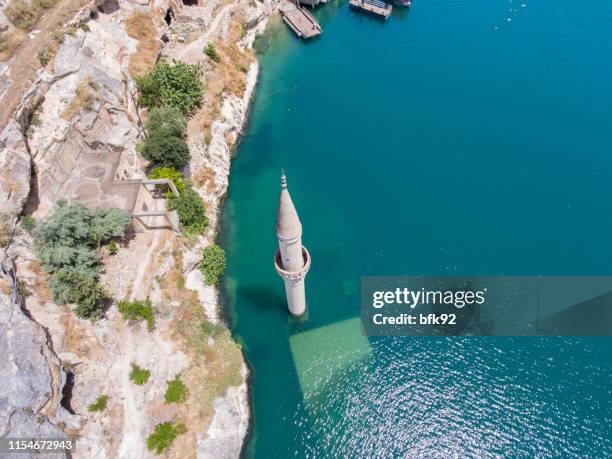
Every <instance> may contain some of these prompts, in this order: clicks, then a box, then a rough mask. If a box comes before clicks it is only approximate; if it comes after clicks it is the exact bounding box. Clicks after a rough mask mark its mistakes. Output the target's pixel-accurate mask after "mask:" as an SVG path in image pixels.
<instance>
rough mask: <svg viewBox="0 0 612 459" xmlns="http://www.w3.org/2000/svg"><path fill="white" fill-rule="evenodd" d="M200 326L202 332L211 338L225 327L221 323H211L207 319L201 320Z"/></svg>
mask: <svg viewBox="0 0 612 459" xmlns="http://www.w3.org/2000/svg"><path fill="white" fill-rule="evenodd" d="M200 327H201V328H202V333H204V335H206V336H210V337H211V338H214V337H215V336H217V335H219V334H220V333H221V332H223V330H225V329H226V328H225V327H224V326H223V325H220V324H213V323H212V322H209V321H208V320H203V321H202V324H201V325H200Z"/></svg>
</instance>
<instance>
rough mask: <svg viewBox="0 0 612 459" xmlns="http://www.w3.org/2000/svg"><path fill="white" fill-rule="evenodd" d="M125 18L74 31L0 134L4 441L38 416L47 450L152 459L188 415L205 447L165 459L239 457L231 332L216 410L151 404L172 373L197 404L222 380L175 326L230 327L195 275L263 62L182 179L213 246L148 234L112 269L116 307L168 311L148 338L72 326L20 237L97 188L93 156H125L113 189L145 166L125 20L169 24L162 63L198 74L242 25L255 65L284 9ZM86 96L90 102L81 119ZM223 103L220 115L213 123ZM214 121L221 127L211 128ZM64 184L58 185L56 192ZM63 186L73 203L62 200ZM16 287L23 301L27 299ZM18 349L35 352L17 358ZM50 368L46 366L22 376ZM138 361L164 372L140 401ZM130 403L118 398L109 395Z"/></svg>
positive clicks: (149, 10) (241, 413)
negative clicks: (90, 185) (101, 408)
mask: <svg viewBox="0 0 612 459" xmlns="http://www.w3.org/2000/svg"><path fill="white" fill-rule="evenodd" d="M105 5H106V4H105ZM117 6H118V8H117V9H115V10H113V11H112V12H106V13H105V12H104V8H105V6H104V5H103V6H102V7H101V8H100V11H101V12H100V14H99V16H95V18H96V19H95V20H92V18H93V17H94V15H93V14H92V11H94V10H95V8H94V9H92V8H91V7H85V8H83V9H82V10H80V11H79V13H78V14H77V15H76V16H75V17H74V18H73V19H72V20H71V21H69V23H67V24H66V28H70V29H69V30H70V32H69V33H66V34H65V35H64V37H63V39H62V41H61V43H59V44H58V49H57V50H56V54H55V55H54V56H53V59H52V60H51V61H50V63H49V64H47V65H44V66H43V67H42V68H41V69H40V71H39V72H38V76H37V78H36V80H35V81H34V82H33V83H32V84H31V86H30V87H29V89H28V90H27V92H26V93H25V94H24V95H23V97H22V99H21V103H20V104H19V107H18V109H17V110H16V112H15V114H14V116H13V117H11V119H10V120H9V121H8V123H7V125H6V126H4V129H3V130H2V131H1V134H0V146H1V147H2V148H1V149H2V154H1V155H0V163H1V165H2V166H3V168H4V171H5V175H4V176H3V177H2V180H1V182H0V194H1V195H2V196H1V197H2V198H3V204H2V209H0V210H1V211H2V214H3V215H4V220H5V221H4V224H5V226H6V228H7V229H8V233H10V238H9V239H8V240H7V241H6V243H5V244H4V247H3V254H2V255H3V259H2V267H3V270H2V273H1V276H0V277H1V279H0V281H1V282H0V284H1V285H0V287H2V289H1V291H0V300H1V301H0V305H1V307H0V332H2V326H4V325H5V324H6V327H5V330H4V332H5V336H6V337H7V338H8V339H3V340H2V341H0V351H1V352H3V353H4V354H5V355H9V356H10V357H11V358H10V359H8V360H7V361H6V362H4V365H3V366H2V368H1V369H2V374H6V375H8V377H7V381H6V384H4V385H2V388H0V434H1V435H2V436H7V435H8V436H15V435H19V434H26V433H28V429H29V428H30V427H31V425H32V418H31V416H37V417H41V416H42V417H43V418H44V422H41V423H38V424H37V425H38V430H37V432H39V433H40V434H41V435H42V434H45V435H48V436H49V435H51V434H53V436H73V435H78V436H79V437H80V440H79V442H78V443H77V454H76V457H88V456H92V455H96V454H99V455H100V456H99V457H149V456H151V454H150V453H149V452H148V451H147V450H146V444H145V443H146V442H145V440H146V435H147V432H150V430H151V427H152V425H153V423H155V422H159V421H163V420H167V419H171V418H172V417H174V416H177V415H180V416H183V417H184V418H185V419H187V420H190V421H189V422H191V424H189V425H191V426H192V427H193V429H195V439H190V438H187V437H185V438H182V437H179V440H178V441H177V442H176V445H175V446H173V447H172V449H171V450H170V452H169V454H168V457H185V451H192V452H193V457H214V458H216V457H238V456H239V455H240V452H241V450H242V448H243V443H244V442H245V439H246V436H247V432H248V429H249V422H250V416H251V414H250V406H249V397H248V378H249V376H248V369H247V366H246V364H245V362H244V360H243V359H244V358H243V357H242V356H241V363H240V362H238V361H237V360H236V352H238V353H239V354H240V351H239V349H238V348H237V346H236V345H235V343H233V341H232V339H231V338H230V337H229V332H224V333H223V334H222V336H220V337H216V338H214V339H213V338H208V340H209V342H208V346H209V349H208V351H206V350H205V351H206V352H214V353H216V354H215V355H216V357H215V358H216V359H217V360H216V361H219V362H223V361H224V360H223V359H224V357H223V356H224V355H227V356H228V357H227V359H229V360H227V362H229V363H227V362H226V363H227V365H230V366H232V368H235V369H236V370H237V371H238V372H239V376H237V375H235V374H234V373H228V374H227V375H226V376H225V377H224V378H225V379H226V380H227V381H228V382H226V383H224V384H228V389H227V391H226V392H225V393H224V394H223V395H222V396H219V397H215V398H214V399H210V397H211V394H209V393H208V392H206V391H205V392H203V394H204V395H203V397H204V398H203V399H202V400H204V401H202V402H201V403H204V405H201V407H200V408H199V409H200V411H199V414H198V411H197V410H196V411H194V410H192V409H190V408H180V409H176V408H168V407H166V406H163V405H162V404H160V403H159V402H158V401H157V399H158V397H159V396H160V394H163V392H164V390H165V382H166V381H167V380H169V379H171V378H172V377H173V375H174V374H177V373H182V374H183V375H184V377H185V378H186V380H187V381H193V383H194V387H195V389H194V390H197V391H200V390H201V387H200V385H201V384H202V383H200V382H199V381H198V376H197V375H198V374H201V372H202V371H204V373H205V374H206V376H202V377H201V378H200V379H202V380H205V381H206V384H210V383H211V381H214V380H211V379H210V378H214V377H215V376H214V375H210V374H208V373H210V371H212V370H210V368H208V367H207V365H208V364H206V363H205V361H202V360H201V359H202V357H201V355H199V354H198V352H195V351H194V349H193V345H192V343H191V344H190V341H189V340H190V339H191V338H193V336H192V331H193V330H183V329H182V327H181V323H182V322H181V320H185V319H184V317H185V314H192V315H193V314H196V316H198V317H199V316H200V315H202V314H204V315H203V316H202V317H205V319H206V320H208V321H210V322H212V323H214V324H218V323H220V322H221V319H220V308H221V305H220V304H219V301H220V294H219V291H217V290H216V289H215V288H214V287H211V286H208V285H205V283H204V281H203V279H202V275H201V273H200V272H199V270H197V269H195V267H196V265H197V263H198V262H199V259H200V257H201V255H200V254H201V252H202V249H203V248H204V247H205V246H207V245H208V244H210V243H212V242H214V240H215V238H216V236H217V232H218V231H219V224H218V222H219V215H220V211H221V207H222V205H223V201H224V198H225V195H226V193H227V186H228V177H229V173H230V163H231V158H232V154H233V151H234V148H235V146H236V145H237V143H238V140H239V138H240V136H241V134H242V130H243V127H244V125H245V123H246V122H247V118H248V112H249V107H250V102H251V98H252V95H253V92H254V90H255V86H256V83H257V77H258V72H259V65H258V62H257V60H256V59H255V58H254V57H252V58H251V59H250V63H249V65H248V67H247V66H246V65H244V62H243V61H241V62H240V68H241V71H243V73H244V86H243V87H240V88H238V89H239V90H236V89H234V90H233V91H230V90H226V88H225V87H223V88H221V92H220V93H219V94H216V93H215V92H214V87H212V85H211V86H210V88H211V89H210V90H209V93H210V94H211V96H210V97H211V98H210V99H209V100H205V101H204V105H203V107H202V110H201V111H200V112H199V113H198V115H196V116H195V117H194V118H193V119H192V120H191V121H190V123H189V128H188V143H189V147H190V150H191V153H192V161H191V163H190V164H189V172H188V176H189V177H191V178H192V181H193V183H194V188H195V189H196V190H197V191H198V193H199V194H200V195H201V196H202V198H203V199H204V201H205V203H206V205H207V213H208V216H209V219H210V225H209V229H208V231H207V234H206V235H205V237H201V238H199V240H197V241H195V243H193V242H191V243H190V242H187V243H185V242H180V241H178V242H177V239H176V237H174V236H173V235H171V234H167V233H165V232H158V233H156V234H145V235H140V234H139V235H136V236H135V238H134V240H133V241H132V242H130V245H129V246H127V247H126V248H125V249H122V250H121V251H120V253H119V254H118V255H117V256H115V257H109V256H108V255H104V254H103V257H104V264H105V272H104V273H103V275H102V280H103V282H104V283H105V284H106V285H107V286H108V287H109V288H110V290H111V291H112V292H113V293H114V295H115V297H116V298H122V297H125V298H144V297H145V296H147V297H149V296H150V297H151V299H152V300H153V301H154V302H155V303H156V304H158V305H159V306H158V307H159V308H160V309H159V312H160V317H159V324H158V326H157V329H156V330H155V332H154V333H148V332H147V331H146V328H143V326H142V324H131V323H127V324H126V323H124V322H123V321H122V320H121V318H120V316H119V315H118V313H117V311H114V310H111V311H109V313H108V314H107V318H106V319H104V320H103V321H101V322H100V323H97V324H91V323H89V322H88V321H85V320H82V319H78V318H76V317H74V314H73V313H71V311H70V309H69V308H68V307H66V306H58V305H55V304H54V303H53V302H52V301H51V297H50V296H49V290H48V287H47V286H46V283H45V282H44V276H45V274H44V272H42V271H41V270H40V265H39V264H38V263H37V262H36V260H35V257H34V255H33V253H32V248H31V238H30V236H29V235H28V234H27V233H26V232H24V231H22V230H21V229H20V228H19V226H18V220H19V216H20V214H22V211H24V212H27V213H28V214H33V215H34V216H35V217H36V218H40V217H43V216H44V215H46V213H47V212H48V211H49V209H50V208H51V207H52V206H53V204H54V202H55V201H56V200H57V199H59V198H60V197H62V195H61V193H62V192H64V193H66V192H67V191H66V190H73V191H71V193H77V192H78V191H79V190H80V188H78V186H76V185H79V186H80V185H82V183H84V182H83V180H84V179H87V180H91V179H92V178H91V177H90V176H89V175H87V174H89V172H88V171H92V172H93V171H94V169H92V166H90V167H89V169H88V168H87V167H83V168H81V169H78V167H77V166H75V165H78V164H79V161H80V159H79V157H80V156H79V155H80V154H81V151H82V150H83V149H85V150H87V149H90V150H92V151H94V150H96V151H100V149H103V150H104V151H108V152H109V153H108V154H110V152H112V151H121V152H122V154H121V156H120V159H119V163H118V165H117V166H116V167H117V174H119V173H120V172H119V170H120V171H121V174H123V176H124V177H127V178H132V177H140V176H142V172H141V171H142V170H143V169H142V165H141V164H140V163H141V159H140V158H139V157H138V156H137V155H136V153H135V145H136V143H137V142H138V141H139V136H140V129H141V128H140V127H139V123H140V121H139V117H140V115H139V112H138V108H137V107H136V106H135V104H134V91H135V89H134V85H133V80H132V79H131V78H130V77H129V76H128V68H131V66H132V65H133V63H134V62H133V60H132V56H134V55H137V54H139V53H141V47H143V43H144V39H143V38H137V39H136V40H134V38H133V37H132V35H130V31H129V21H130V20H131V19H132V18H133V17H134V16H135V15H137V14H141V15H142V14H146V15H149V16H150V17H151V21H152V24H159V25H160V26H157V28H156V29H155V30H156V31H155V36H156V37H159V36H161V40H162V41H163V42H165V43H166V45H164V46H160V47H159V48H158V49H160V50H161V54H162V55H163V56H165V57H167V58H170V59H173V58H178V59H182V60H185V61H186V62H194V60H193V59H195V61H196V62H200V61H202V56H201V49H202V46H203V45H205V44H206V43H209V42H212V40H213V39H214V40H217V41H216V43H221V46H224V45H223V43H224V42H225V43H227V53H228V54H227V55H228V56H230V57H231V58H233V56H234V54H230V53H234V49H233V48H232V46H233V43H231V40H232V39H233V38H235V36H234V35H232V33H233V32H232V31H233V30H235V29H236V24H233V23H232V19H231V18H234V17H236V16H237V14H240V15H241V16H240V17H241V20H242V21H243V23H244V27H243V28H244V32H243V33H240V38H239V42H238V43H237V47H238V49H240V50H243V52H241V53H240V59H243V57H242V56H243V55H247V54H248V55H251V56H252V53H250V52H249V53H247V52H246V51H248V50H250V49H251V48H252V45H253V41H254V39H255V37H256V36H257V35H258V34H260V33H262V32H263V31H264V29H265V27H266V24H267V21H268V19H269V17H270V16H271V14H272V13H273V12H274V11H275V9H276V4H275V3H273V2H241V1H240V0H237V1H235V2H233V3H223V2H216V3H215V4H214V5H213V6H209V7H206V8H194V9H190V8H192V7H187V6H183V5H180V4H175V3H174V2H173V1H170V2H168V1H166V0H159V1H156V2H154V3H153V4H151V5H149V4H135V3H131V2H127V1H125V2H124V1H119V2H118V3H117ZM170 11H172V12H173V17H174V22H175V23H178V24H179V28H178V29H177V30H178V32H177V30H174V31H173V30H172V28H170V27H161V24H163V22H162V20H163V16H164V13H165V14H166V23H167V22H168V21H167V17H168V14H169V13H168V12H170ZM190 14H191V16H190ZM192 23H195V24H196V25H197V27H200V28H204V29H205V32H204V33H202V34H201V35H200V36H199V37H197V36H196V37H195V38H193V39H192V40H193V41H191V42H190V43H191V44H194V43H195V45H197V51H199V53H200V54H198V53H196V52H195V51H194V52H192V50H191V49H190V43H186V44H185V37H184V33H185V32H184V31H185V30H187V29H185V27H184V25H185V24H192ZM83 24H85V25H83ZM126 24H128V26H126ZM239 25H240V24H239ZM197 27H196V29H197ZM241 27H242V26H241ZM181 34H183V35H181ZM156 40H157V39H156ZM195 45H194V46H192V47H193V48H194V49H196V46H195ZM244 50H246V51H244ZM235 55H236V56H238V54H235ZM228 60H230V58H229V57H228ZM11 62H14V61H8V63H6V62H5V63H2V65H0V78H3V79H4V81H0V83H3V84H2V85H0V86H2V87H6V86H7V81H8V84H10V83H11V80H13V79H15V78H17V77H18V75H13V76H12V75H11V67H10V65H11ZM233 64H235V66H237V65H238V63H233ZM204 65H206V64H204ZM231 70H232V69H231V68H230V69H229V70H227V69H224V71H228V72H230V71H231ZM211 71H214V69H213V70H211ZM205 74H206V73H205ZM230 75H231V73H230ZM84 84H87V85H89V89H88V91H90V92H91V93H93V94H94V96H92V97H90V99H89V100H87V101H86V102H83V101H80V103H82V105H81V106H78V107H76V108H75V107H74V105H75V100H77V99H78V97H79V95H80V94H81V92H82V88H83V85H84ZM207 84H208V83H207ZM80 91H81V92H80ZM236 92H237V94H236ZM75 94H76V95H77V99H74V97H75ZM4 95H5V94H4V93H3V94H2V96H4ZM214 97H217V99H216V100H215V99H214ZM215 104H216V105H218V107H217V108H216V109H211V107H215ZM207 111H208V112H209V113H206V112H207ZM200 113H203V114H202V115H201V116H199V115H200ZM207 116H208V117H209V118H210V119H211V120H212V121H206V119H207ZM33 120H36V123H34V122H33ZM203 127H204V128H203ZM96 154H98V153H96ZM67 158H68V161H67ZM67 164H68V165H67ZM66 165H67V166H66ZM62 168H63V169H62ZM50 174H51V175H50ZM53 174H55V175H53ZM58 174H59V179H60V182H58V181H57V180H51V178H53V177H55V178H56V179H57V177H58ZM48 177H51V178H48ZM75 177H76V178H75ZM93 180H94V181H95V176H94V177H93ZM71 181H74V182H76V185H75V186H76V188H69V187H68V186H69V185H70V184H71ZM57 183H62V187H63V188H61V189H58V185H57ZM67 187H68V188H67ZM62 190H63V191H62ZM24 209H25V210H24ZM175 278H176V279H177V282H178V284H179V285H180V284H181V283H182V284H183V285H184V288H183V289H181V290H180V292H178V293H177V290H176V285H174V284H172V283H171V282H170V281H168V279H175ZM180 279H183V280H182V281H181V280H180ZM17 284H19V285H20V286H21V287H20V291H19V292H18V291H17ZM145 286H146V288H145ZM193 301H195V302H196V303H194V304H198V305H199V310H198V311H191V312H190V311H189V310H187V309H185V308H184V303H188V304H191V303H193ZM190 302H191V303H190ZM183 328H184V327H183ZM228 346H229V347H228ZM21 349H24V350H26V351H27V352H25V353H24V352H20V351H18V350H21ZM37 349H38V351H37ZM206 352H205V353H206ZM223 352H226V354H223ZM228 352H229V354H227V353H228ZM45 355H46V356H47V357H45V359H44V362H41V363H40V365H35V366H32V365H30V364H29V363H28V362H29V361H33V360H35V357H36V356H45ZM133 361H137V362H143V364H144V365H147V366H148V367H150V368H152V369H153V370H154V371H152V374H154V375H155V376H154V377H153V378H152V381H151V382H150V384H149V387H148V389H147V390H146V392H145V393H144V394H143V393H136V392H135V391H134V390H133V389H132V388H131V385H130V383H129V381H127V374H128V372H129V369H130V364H131V363H132V362H133ZM203 362H204V363H203ZM227 365H226V366H227ZM236 370H232V371H236ZM227 371H229V370H227ZM198 372H200V373H198ZM236 377H239V378H240V380H241V382H240V383H239V384H237V385H235V384H234V383H232V381H234V382H235V381H236ZM206 378H209V379H206ZM228 378H229V379H228ZM24 380H28V381H33V382H36V381H37V382H36V383H32V384H29V385H28V386H25V387H27V388H28V389H29V390H30V391H31V393H25V392H24V393H23V394H21V392H19V393H17V392H15V390H14V387H17V386H19V385H20V384H21V385H22V384H23V381H24ZM67 387H69V389H68V390H69V393H67V392H66V391H67V389H66V388H67ZM219 387H225V386H224V385H221V386H219ZM121 388H123V393H117V394H115V391H116V390H118V389H121ZM105 392H108V393H111V397H110V403H109V405H110V406H109V409H108V410H107V411H108V415H107V416H101V415H97V414H91V413H87V406H88V404H90V403H91V402H92V400H94V399H95V396H96V395H97V394H99V393H105ZM28 394H29V395H28ZM112 394H115V395H112ZM35 400H38V401H36V402H34V401H35ZM209 403H210V404H211V406H212V412H211V413H209V414H205V415H202V411H201V410H204V411H203V412H204V413H208V409H209V408H208V406H209V405H208V404H209ZM28 416H30V417H28ZM201 429H203V430H201ZM32 433H36V432H32ZM188 456H189V457H191V456H192V454H191V453H189V454H188Z"/></svg>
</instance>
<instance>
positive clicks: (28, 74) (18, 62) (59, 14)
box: [0, 0, 89, 131]
mask: <svg viewBox="0 0 612 459" xmlns="http://www.w3.org/2000/svg"><path fill="white" fill-rule="evenodd" d="M87 3H89V1H88V0H60V2H59V3H58V4H57V5H55V6H54V7H53V8H51V9H50V10H48V11H46V12H45V14H43V16H42V17H41V18H40V20H39V21H38V24H36V30H38V31H39V32H38V33H37V34H36V36H35V37H34V38H32V39H26V40H25V41H24V42H23V44H22V45H21V46H20V47H19V48H18V49H17V52H16V53H15V57H14V59H15V60H14V61H13V63H12V64H11V68H10V71H9V72H7V73H8V74H7V75H4V76H3V77H0V78H5V79H8V80H9V81H10V83H9V85H8V86H7V88H6V91H5V92H4V94H3V95H2V98H1V99H0V106H1V107H2V111H0V131H2V129H4V127H5V126H6V124H7V123H8V120H9V119H10V117H11V116H12V115H13V113H14V112H15V110H16V109H17V106H18V105H19V102H21V97H22V96H23V93H24V92H25V91H26V90H27V89H28V87H29V86H30V84H31V83H32V82H33V81H34V80H35V79H36V74H37V72H38V69H39V68H40V62H38V59H37V57H36V56H37V55H38V52H39V51H41V50H43V49H45V48H46V47H47V46H49V44H50V43H51V41H52V40H53V33H54V31H55V30H56V28H57V27H58V26H61V25H63V24H64V23H66V22H67V21H69V20H70V19H71V18H72V17H73V16H74V15H75V14H76V13H77V11H78V10H79V9H81V7H83V6H84V5H86V4H87Z"/></svg>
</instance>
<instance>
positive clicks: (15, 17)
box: [4, 0, 56, 32]
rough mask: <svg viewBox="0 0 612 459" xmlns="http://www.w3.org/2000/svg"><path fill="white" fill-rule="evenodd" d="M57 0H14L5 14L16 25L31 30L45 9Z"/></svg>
mask: <svg viewBox="0 0 612 459" xmlns="http://www.w3.org/2000/svg"><path fill="white" fill-rule="evenodd" d="M55 3H56V0H34V1H33V2H32V3H31V4H29V3H28V2H26V1H25V0H13V1H12V2H11V3H10V4H9V5H8V6H7V7H6V8H5V9H4V14H5V15H6V17H7V18H8V20H9V21H11V22H12V23H13V25H14V26H15V27H17V28H18V29H21V30H25V31H27V32H29V31H30V30H32V29H33V28H34V26H35V25H36V23H37V22H38V20H39V19H40V17H41V16H42V15H43V13H44V12H45V10H48V9H49V8H51V7H52V6H53V5H55Z"/></svg>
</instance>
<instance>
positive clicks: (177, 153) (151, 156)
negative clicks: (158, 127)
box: [140, 131, 191, 168]
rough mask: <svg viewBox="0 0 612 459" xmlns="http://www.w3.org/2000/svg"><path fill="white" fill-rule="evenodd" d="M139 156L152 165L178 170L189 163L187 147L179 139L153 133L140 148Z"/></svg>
mask: <svg viewBox="0 0 612 459" xmlns="http://www.w3.org/2000/svg"><path fill="white" fill-rule="evenodd" d="M140 154H142V156H143V157H144V158H145V159H146V160H148V161H151V162H152V163H153V164H155V165H158V166H164V167H175V168H180V167H183V166H184V165H185V164H187V163H188V162H189V160H190V159H191V155H190V154H189V147H188V146H187V142H185V141H184V140H183V139H182V138H181V137H175V136H169V135H166V134H165V133H164V132H162V131H153V132H152V133H150V134H149V136H148V137H147V139H146V140H145V141H144V142H143V143H142V144H141V146H140Z"/></svg>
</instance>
